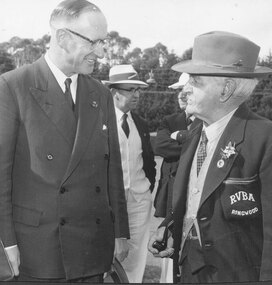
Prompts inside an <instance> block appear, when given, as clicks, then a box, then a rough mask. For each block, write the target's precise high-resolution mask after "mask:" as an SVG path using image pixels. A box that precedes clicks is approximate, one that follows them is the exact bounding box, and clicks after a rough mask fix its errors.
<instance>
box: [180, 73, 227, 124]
mask: <svg viewBox="0 0 272 285" xmlns="http://www.w3.org/2000/svg"><path fill="white" fill-rule="evenodd" d="M222 88H223V86H222V84H217V83H216V82H215V81H214V80H213V78H212V77H207V76H195V75H190V79H189V81H188V83H187V84H186V85H185V86H184V89H183V91H184V92H186V94H187V99H188V100H187V107H186V111H187V112H188V113H189V114H193V115H195V116H196V117H198V118H200V119H201V120H203V121H205V122H207V123H208V124H210V123H212V122H213V121H214V115H215V114H216V112H217V110H218V109H219V105H220V93H221V92H222Z"/></svg>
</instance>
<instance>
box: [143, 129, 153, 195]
mask: <svg viewBox="0 0 272 285" xmlns="http://www.w3.org/2000/svg"><path fill="white" fill-rule="evenodd" d="M146 134H147V135H146V141H147V146H146V151H145V153H144V154H143V156H144V157H143V159H144V167H143V168H144V171H145V175H146V177H147V178H148V180H149V182H150V184H151V185H150V190H151V192H152V191H153V189H154V186H155V182H156V162H155V158H154V153H153V149H152V146H151V142H150V135H149V131H148V126H147V125H146Z"/></svg>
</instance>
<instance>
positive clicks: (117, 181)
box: [107, 92, 129, 238]
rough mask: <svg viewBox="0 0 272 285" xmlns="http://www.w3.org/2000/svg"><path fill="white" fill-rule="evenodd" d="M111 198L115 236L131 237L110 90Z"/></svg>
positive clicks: (109, 186)
mask: <svg viewBox="0 0 272 285" xmlns="http://www.w3.org/2000/svg"><path fill="white" fill-rule="evenodd" d="M107 95H108V127H109V185H108V188H109V198H110V205H111V207H112V210H113V213H114V225H115V237H116V238H119V237H124V238H129V226H128V215H127V204H126V199H125V190H124V185H123V173H122V165H121V155H120V148H119V142H118V133H117V125H116V119H115V111H114V106H113V99H112V95H111V94H110V92H108V94H107Z"/></svg>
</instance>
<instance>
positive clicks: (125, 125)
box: [121, 113, 129, 138]
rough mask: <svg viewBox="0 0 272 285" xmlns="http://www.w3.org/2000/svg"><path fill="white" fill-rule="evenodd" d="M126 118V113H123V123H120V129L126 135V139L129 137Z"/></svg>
mask: <svg viewBox="0 0 272 285" xmlns="http://www.w3.org/2000/svg"><path fill="white" fill-rule="evenodd" d="M127 117H128V115H127V113H124V115H123V122H122V125H121V126H122V129H123V131H124V133H125V134H126V136H127V138H128V136H129V126H128V122H127Z"/></svg>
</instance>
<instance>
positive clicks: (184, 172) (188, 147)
mask: <svg viewBox="0 0 272 285" xmlns="http://www.w3.org/2000/svg"><path fill="white" fill-rule="evenodd" d="M201 130H202V124H199V125H198V126H196V127H195V128H194V129H193V130H191V131H190V136H189V138H188V140H187V141H186V142H185V143H184V145H183V148H182V153H181V156H180V160H179V166H178V170H177V174H176V179H175V182H174V186H173V199H172V206H173V209H175V208H176V205H178V207H180V203H179V201H182V204H183V205H185V204H186V203H185V202H186V195H187V187H188V181H189V176H190V171H191V165H192V161H193V158H194V155H195V151H196V148H197V145H198V142H199V138H200V134H201ZM182 208H183V207H182Z"/></svg>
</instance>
